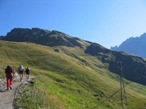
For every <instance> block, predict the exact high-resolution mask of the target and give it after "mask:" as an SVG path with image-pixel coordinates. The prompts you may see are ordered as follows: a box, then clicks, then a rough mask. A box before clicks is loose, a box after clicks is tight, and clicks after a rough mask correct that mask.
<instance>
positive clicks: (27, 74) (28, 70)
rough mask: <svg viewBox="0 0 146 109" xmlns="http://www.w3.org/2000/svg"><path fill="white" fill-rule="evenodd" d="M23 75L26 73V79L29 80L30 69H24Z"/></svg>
mask: <svg viewBox="0 0 146 109" xmlns="http://www.w3.org/2000/svg"><path fill="white" fill-rule="evenodd" d="M25 73H26V79H29V74H30V68H28V67H27V68H26V69H25Z"/></svg>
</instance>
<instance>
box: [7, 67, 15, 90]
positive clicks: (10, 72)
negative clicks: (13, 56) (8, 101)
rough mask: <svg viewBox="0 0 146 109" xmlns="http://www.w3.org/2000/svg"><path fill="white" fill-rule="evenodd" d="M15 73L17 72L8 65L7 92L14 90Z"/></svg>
mask: <svg viewBox="0 0 146 109" xmlns="http://www.w3.org/2000/svg"><path fill="white" fill-rule="evenodd" d="M14 73H15V71H14V69H13V67H12V66H10V65H8V66H7V67H6V69H5V74H6V81H7V90H10V89H11V90H12V85H13V77H14Z"/></svg>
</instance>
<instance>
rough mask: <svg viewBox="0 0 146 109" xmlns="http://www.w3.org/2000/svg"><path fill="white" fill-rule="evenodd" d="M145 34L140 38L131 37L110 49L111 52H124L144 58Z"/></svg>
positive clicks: (145, 53) (145, 55) (145, 56)
mask: <svg viewBox="0 0 146 109" xmlns="http://www.w3.org/2000/svg"><path fill="white" fill-rule="evenodd" d="M145 48H146V33H144V34H142V35H141V36H140V37H131V38H129V39H127V40H126V41H124V42H123V43H122V44H121V45H120V46H119V47H117V46H115V47H111V49H112V50H117V51H124V52H128V53H132V54H135V55H138V56H141V57H144V58H146V52H145Z"/></svg>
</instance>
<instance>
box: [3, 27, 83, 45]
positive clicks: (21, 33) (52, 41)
mask: <svg viewBox="0 0 146 109" xmlns="http://www.w3.org/2000/svg"><path fill="white" fill-rule="evenodd" d="M3 40H7V41H17V42H34V43H37V44H42V45H47V46H59V45H63V46H70V47H73V46H81V44H80V43H79V42H78V40H79V39H77V38H73V37H71V36H68V35H66V34H64V33H62V32H59V31H55V30H53V31H49V30H43V29H39V28H32V29H28V28H14V29H13V30H12V31H11V32H9V33H8V34H7V35H6V36H5V37H4V38H3Z"/></svg>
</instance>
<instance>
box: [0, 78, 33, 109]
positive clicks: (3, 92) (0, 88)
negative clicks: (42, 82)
mask: <svg viewBox="0 0 146 109" xmlns="http://www.w3.org/2000/svg"><path fill="white" fill-rule="evenodd" d="M31 78H32V77H31ZM31 78H30V79H31ZM26 81H27V79H26V78H24V79H23V80H22V82H19V77H18V76H17V77H16V78H15V79H14V84H13V89H12V90H7V88H6V79H0V109H14V107H13V101H14V96H15V91H16V89H17V87H18V86H19V85H20V84H22V83H24V82H26Z"/></svg>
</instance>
